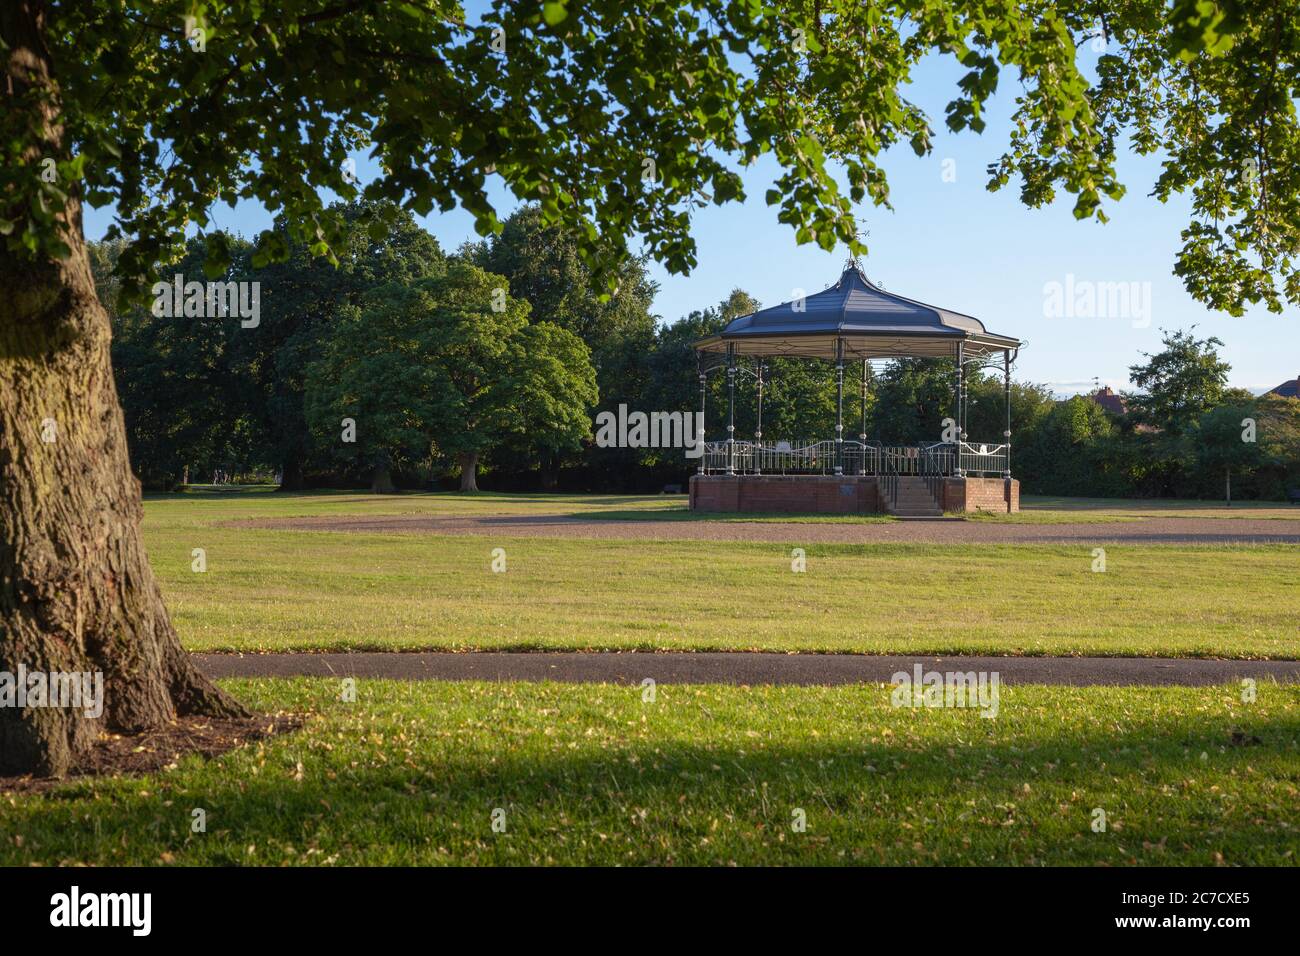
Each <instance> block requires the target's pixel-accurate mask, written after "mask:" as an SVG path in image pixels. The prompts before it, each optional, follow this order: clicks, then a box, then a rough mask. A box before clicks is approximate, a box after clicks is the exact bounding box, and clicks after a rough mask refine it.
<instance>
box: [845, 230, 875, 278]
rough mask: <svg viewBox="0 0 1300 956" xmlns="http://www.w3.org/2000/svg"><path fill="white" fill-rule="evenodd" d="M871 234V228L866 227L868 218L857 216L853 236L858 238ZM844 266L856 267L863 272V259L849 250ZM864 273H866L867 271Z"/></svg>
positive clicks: (846, 267)
mask: <svg viewBox="0 0 1300 956" xmlns="http://www.w3.org/2000/svg"><path fill="white" fill-rule="evenodd" d="M869 235H871V230H870V229H867V228H866V220H865V219H856V218H855V219H854V220H853V238H854V239H855V240H856V239H859V238H865V237H867V236H869ZM844 268H845V269H848V268H854V269H857V270H858V271H859V272H862V260H861V259H859V258H858V257H857V256H856V255H854V254H853V250H852V249H850V250H849V255H848V258H847V259H846V260H845V262H844ZM863 274H864V275H865V274H866V273H863Z"/></svg>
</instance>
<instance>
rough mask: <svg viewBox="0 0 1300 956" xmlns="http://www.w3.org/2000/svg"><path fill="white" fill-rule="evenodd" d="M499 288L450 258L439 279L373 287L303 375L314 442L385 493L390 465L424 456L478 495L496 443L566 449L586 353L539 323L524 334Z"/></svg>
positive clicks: (582, 426) (576, 428) (587, 371)
mask: <svg viewBox="0 0 1300 956" xmlns="http://www.w3.org/2000/svg"><path fill="white" fill-rule="evenodd" d="M504 287H505V284H504V280H503V279H502V278H501V277H499V276H494V275H491V274H490V273H487V272H484V271H483V270H481V269H479V268H477V267H475V266H472V265H470V264H468V263H465V262H460V261H453V262H451V263H450V265H449V266H448V269H447V272H446V274H445V275H442V276H438V277H435V278H429V279H417V280H416V281H414V282H412V283H409V284H406V285H403V284H399V283H392V284H389V285H386V286H383V287H381V288H379V289H376V290H375V291H373V292H372V293H370V294H369V295H367V296H366V297H365V298H364V299H363V301H362V304H361V305H360V306H359V307H355V308H348V309H345V310H344V312H343V314H342V318H341V321H340V322H339V324H338V326H337V327H336V328H334V329H333V330H331V332H330V334H329V336H328V337H327V338H326V339H325V340H324V343H323V345H324V348H323V352H322V355H321V357H320V358H319V359H318V360H317V361H315V362H313V363H312V364H311V366H310V368H309V370H308V375H307V382H308V390H307V403H306V407H307V409H308V415H309V418H310V420H311V423H312V428H313V431H314V432H315V434H316V435H317V436H318V439H319V440H320V441H321V443H322V446H323V447H327V448H331V449H332V450H333V455H334V457H335V458H336V459H337V460H341V461H351V462H355V463H359V464H363V465H365V466H366V467H368V468H369V469H370V470H371V473H372V487H373V488H374V490H376V491H390V490H392V482H391V470H392V468H393V467H394V466H395V465H398V464H410V463H412V462H415V461H419V460H428V459H430V458H431V457H433V456H441V457H445V458H449V459H451V460H453V461H455V462H456V463H457V464H458V465H459V466H460V471H461V490H462V491H477V490H478V485H477V481H476V476H477V471H478V465H479V462H480V460H481V459H482V458H483V456H484V455H486V454H488V453H490V452H491V451H492V450H493V449H495V448H497V447H499V446H501V445H502V444H503V443H505V442H507V441H509V440H512V439H513V440H515V441H520V440H526V441H530V442H533V443H534V446H535V447H570V446H573V445H576V444H577V443H578V442H579V441H580V440H581V439H582V438H583V437H584V436H586V435H588V434H589V433H590V421H591V420H590V419H589V418H588V417H587V409H588V408H589V407H590V406H591V405H592V404H594V403H595V401H596V390H595V372H594V370H593V369H592V367H591V363H590V360H589V358H588V353H587V349H586V346H585V345H583V343H582V342H581V341H580V340H579V339H578V338H577V337H576V336H574V335H573V334H572V333H570V332H567V331H565V330H564V329H560V328H558V327H557V326H553V325H550V324H549V323H537V324H536V325H532V326H530V325H529V323H528V304H527V303H526V302H521V301H519V300H517V299H514V298H511V297H509V296H507V295H505V294H504ZM344 419H352V421H353V422H354V423H355V435H354V437H355V441H354V442H349V441H346V440H344V432H343V430H342V429H343V427H344V426H343V424H342V422H343V420H344Z"/></svg>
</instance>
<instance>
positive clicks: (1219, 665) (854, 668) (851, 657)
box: [190, 652, 1300, 687]
mask: <svg viewBox="0 0 1300 956" xmlns="http://www.w3.org/2000/svg"><path fill="white" fill-rule="evenodd" d="M190 656H191V657H192V658H193V659H194V660H195V661H196V662H197V663H198V665H199V667H200V668H202V669H203V671H204V672H206V673H207V674H208V675H209V676H211V677H295V676H308V677H385V678H393V679H398V680H490V681H507V680H523V681H542V680H549V681H561V682H564V683H610V684H640V683H641V681H643V680H645V679H646V678H651V679H653V680H654V681H655V682H656V683H660V684H804V685H818V684H826V685H829V684H857V683H864V682H867V683H888V682H889V681H890V679H891V677H892V676H893V675H894V674H895V673H897V672H898V671H906V672H908V673H909V674H910V673H912V668H913V666H914V665H916V664H920V665H921V667H922V668H923V669H925V670H930V671H962V672H966V671H984V672H989V673H991V672H995V671H996V672H997V674H998V680H999V682H1001V683H1006V684H1016V683H1019V684H1067V685H1071V686H1076V687H1082V686H1088V685H1112V686H1119V685H1126V686H1131V685H1183V686H1206V685H1222V684H1225V683H1228V682H1229V681H1238V680H1240V679H1242V678H1244V677H1253V678H1255V679H1256V680H1267V679H1270V678H1275V679H1276V680H1278V681H1282V682H1287V683H1295V682H1300V661H1225V660H1193V659H1187V658H1134V657H904V656H869V655H864V654H754V653H734V654H680V653H676V654H674V653H667V654H643V653H624V654H619V653H603V654H600V653H597V654H590V653H533V654H519V653H499V652H475V653H468V654H451V653H419V654H401V653H357V654H250V655H239V654H192V655H190Z"/></svg>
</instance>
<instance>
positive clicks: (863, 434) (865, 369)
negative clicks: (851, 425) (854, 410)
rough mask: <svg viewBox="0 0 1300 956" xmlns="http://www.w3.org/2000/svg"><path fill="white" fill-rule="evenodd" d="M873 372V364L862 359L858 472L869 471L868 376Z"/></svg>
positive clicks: (864, 472) (863, 473) (862, 473)
mask: <svg viewBox="0 0 1300 956" xmlns="http://www.w3.org/2000/svg"><path fill="white" fill-rule="evenodd" d="M870 372H871V366H870V365H868V364H867V360H866V359H863V360H862V431H860V432H858V443H859V444H861V445H862V452H861V453H862V464H861V466H860V467H859V468H858V474H860V475H865V474H866V473H867V376H868V375H869V374H870Z"/></svg>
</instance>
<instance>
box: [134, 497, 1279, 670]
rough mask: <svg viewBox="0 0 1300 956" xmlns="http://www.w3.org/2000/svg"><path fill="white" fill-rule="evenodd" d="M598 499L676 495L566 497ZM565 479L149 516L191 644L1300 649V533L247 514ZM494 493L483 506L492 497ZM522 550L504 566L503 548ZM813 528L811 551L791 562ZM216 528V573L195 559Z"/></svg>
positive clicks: (512, 504) (480, 502)
mask: <svg viewBox="0 0 1300 956" xmlns="http://www.w3.org/2000/svg"><path fill="white" fill-rule="evenodd" d="M565 501H566V502H567V504H568V506H570V507H574V508H580V509H587V510H588V511H590V510H594V509H597V508H600V507H602V506H603V507H611V508H614V509H617V510H620V511H627V510H635V509H637V508H654V507H660V506H662V505H661V499H657V498H653V497H652V498H639V499H628V498H615V499H612V500H611V499H607V498H590V497H587V498H580V497H576V496H571V497H568V498H566V499H565ZM556 507H557V503H556V501H555V500H554V499H553V498H549V497H544V498H533V497H527V498H513V497H511V498H485V499H478V498H472V499H466V498H464V497H461V496H455V495H423V496H400V497H398V498H384V497H379V496H369V495H344V494H327V495H312V496H302V497H286V498H280V497H279V496H274V495H267V494H260V495H259V494H242V495H241V494H234V495H224V496H209V497H197V496H190V495H182V496H176V497H173V498H167V499H154V500H150V501H148V502H147V503H146V506H145V515H146V517H145V537H146V543H147V545H148V548H149V554H150V557H151V560H152V562H153V565H154V567H155V568H156V570H157V572H158V574H159V576H160V579H161V582H162V586H163V591H164V596H165V598H166V600H167V604H168V607H169V608H170V609H171V613H172V616H173V620H174V622H175V624H176V626H177V628H178V630H179V632H180V634H181V638H182V640H183V641H184V643H185V644H186V646H187V647H189V648H191V649H193V650H239V651H289V650H343V649H391V650H415V649H433V648H443V649H455V650H470V649H486V648H494V649H507V648H514V649H544V648H551V649H571V650H572V649H643V650H649V649H660V650H765V651H849V652H868V653H936V654H938V653H988V654H1108V655H1156V654H1160V655H1174V656H1180V655H1181V656H1227V657H1300V578H1297V575H1296V559H1295V556H1296V549H1295V548H1294V547H1293V546H1286V545H1276V546H1259V547H1239V548H1226V547H1215V546H1208V545H1207V546H1198V547H1190V546H1187V547H1184V546H1180V547H1176V548H1175V547H1167V546H1120V545H1107V546H1106V556H1107V571H1106V573H1104V574H1097V573H1093V572H1092V570H1091V567H1092V562H1093V558H1092V553H1091V550H1092V549H1091V546H1090V545H1087V544H1084V545H1081V546H1065V545H1032V546H1031V545H982V546H947V545H945V546H939V545H919V544H870V545H848V544H822V545H814V544H808V543H806V542H801V541H800V540H799V538H798V535H797V532H793V533H792V536H791V538H790V540H789V541H788V542H786V543H784V544H759V543H742V542H728V541H717V542H713V541H635V540H584V539H573V538H507V537H496V536H491V535H485V536H481V537H480V536H455V535H444V536H439V535H412V534H392V535H384V534H352V533H340V532H327V531H282V530H260V529H249V528H233V527H227V526H224V525H225V523H226V522H229V521H231V520H235V519H239V518H249V517H273V516H277V515H281V516H282V515H288V514H384V513H391V510H392V509H394V508H411V509H416V510H417V511H418V512H419V513H426V514H446V513H454V512H456V511H457V510H462V511H463V510H465V509H471V510H472V509H499V510H500V512H501V513H506V514H515V513H520V512H521V511H522V512H523V513H537V514H548V513H554V512H555V509H556ZM475 513H479V512H475ZM498 547H500V548H504V549H505V551H506V561H507V571H506V572H505V573H503V574H494V573H492V571H491V560H492V557H491V552H492V550H493V549H494V548H498ZM794 547H803V548H804V549H805V551H806V555H807V571H806V573H803V574H796V573H792V571H791V549H792V548H794ZM194 548H203V549H205V551H206V555H207V568H208V570H207V572H206V573H203V574H197V573H194V572H193V571H191V551H192V549H194Z"/></svg>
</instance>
